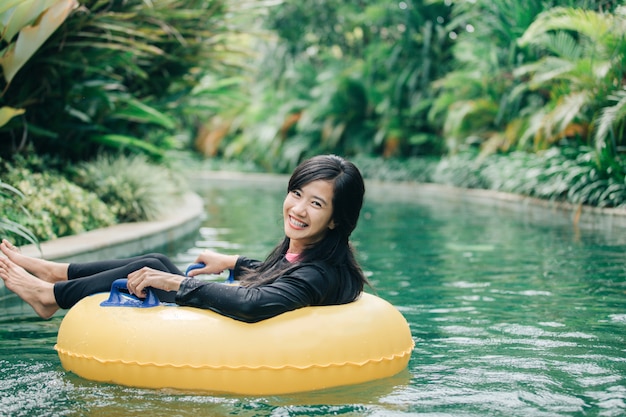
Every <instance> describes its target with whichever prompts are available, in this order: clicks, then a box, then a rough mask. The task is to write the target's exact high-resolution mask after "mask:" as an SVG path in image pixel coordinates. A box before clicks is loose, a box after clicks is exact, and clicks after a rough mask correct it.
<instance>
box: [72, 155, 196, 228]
mask: <svg viewBox="0 0 626 417" xmlns="http://www.w3.org/2000/svg"><path fill="white" fill-rule="evenodd" d="M72 179H73V180H74V181H75V182H76V183H77V184H79V185H80V186H81V187H83V188H85V189H87V190H89V191H91V192H93V193H95V194H97V195H98V196H99V197H100V199H101V200H102V201H104V202H105V203H106V204H107V206H108V207H109V210H110V211H111V212H112V213H113V214H114V215H115V217H116V218H117V220H118V221H119V222H136V221H144V220H155V219H157V218H158V217H159V216H160V215H161V214H162V213H163V212H164V210H166V209H168V208H171V207H173V206H174V205H175V204H176V202H177V201H178V199H179V198H180V196H181V194H182V190H185V189H186V187H185V186H183V181H182V178H181V177H180V176H177V175H176V174H175V173H174V172H173V171H172V170H170V169H168V168H166V167H164V166H158V165H154V164H151V163H149V161H148V159H147V158H146V157H145V156H144V155H132V156H123V155H122V156H116V157H113V156H105V155H101V156H99V157H98V158H96V159H95V160H94V161H90V162H84V163H81V164H80V165H78V166H77V168H76V169H75V172H74V175H73V178H72Z"/></svg>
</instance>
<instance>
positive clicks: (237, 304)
mask: <svg viewBox="0 0 626 417" xmlns="http://www.w3.org/2000/svg"><path fill="white" fill-rule="evenodd" d="M282 262H288V261H287V260H285V259H284V260H283V261H282ZM259 265H260V262H259V261H255V260H252V259H248V258H245V257H239V259H238V260H237V264H236V265H235V270H234V275H235V278H237V277H238V276H240V274H241V273H242V271H243V269H244V268H245V269H256V268H258V267H259ZM343 274H344V273H343V271H340V270H339V268H336V267H333V266H331V265H329V264H327V263H324V262H315V263H302V264H297V265H296V266H294V268H293V269H290V270H289V271H288V272H287V273H286V274H285V275H283V276H280V277H279V278H277V279H276V280H275V281H274V282H272V283H270V284H265V285H260V286H256V287H244V286H239V285H225V284H222V283H219V282H207V281H201V280H198V279H196V278H192V277H188V278H185V279H184V280H183V282H182V283H181V285H180V289H179V290H178V292H177V293H176V304H178V305H182V306H190V307H199V308H204V309H210V310H213V311H215V312H217V313H219V314H222V315H224V316H228V317H231V318H233V319H236V320H240V321H245V322H248V323H254V322H257V321H261V320H265V319H268V318H270V317H274V316H277V315H279V314H282V313H284V312H286V311H291V310H295V309H297V308H301V307H307V306H319V305H332V304H345V303H348V302H351V301H354V300H355V299H356V298H357V297H358V295H359V289H358V284H357V283H355V282H354V279H350V278H349V277H345V276H342V275H343Z"/></svg>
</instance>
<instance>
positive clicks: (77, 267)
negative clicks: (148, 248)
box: [67, 253, 183, 280]
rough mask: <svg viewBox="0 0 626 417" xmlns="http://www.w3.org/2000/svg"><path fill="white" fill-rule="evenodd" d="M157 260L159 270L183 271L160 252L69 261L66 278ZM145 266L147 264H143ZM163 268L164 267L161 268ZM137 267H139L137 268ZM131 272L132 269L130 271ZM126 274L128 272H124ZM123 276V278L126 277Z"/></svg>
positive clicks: (85, 275)
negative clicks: (87, 260)
mask: <svg viewBox="0 0 626 417" xmlns="http://www.w3.org/2000/svg"><path fill="white" fill-rule="evenodd" d="M154 259H156V260H158V261H159V262H160V266H159V270H160V271H166V272H170V273H172V274H177V275H183V273H182V272H181V271H180V269H178V268H177V267H176V265H174V263H173V262H172V261H171V260H170V259H169V258H168V257H167V256H165V255H163V254H161V253H149V254H146V255H139V256H134V257H132V258H125V259H111V260H105V261H94V262H82V263H71V264H70V265H69V268H68V271H67V279H70V280H73V279H76V278H84V277H90V276H92V275H95V274H98V273H100V272H104V271H111V270H114V269H117V268H123V267H125V266H127V265H130V264H133V265H135V264H137V262H139V263H141V262H142V261H144V260H154ZM145 266H147V265H145ZM163 268H165V269H163ZM137 269H139V268H137ZM130 272H133V271H130ZM126 275H128V273H127V274H126ZM126 275H125V276H124V278H125V277H126Z"/></svg>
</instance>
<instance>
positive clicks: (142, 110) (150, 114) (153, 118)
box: [111, 98, 176, 129]
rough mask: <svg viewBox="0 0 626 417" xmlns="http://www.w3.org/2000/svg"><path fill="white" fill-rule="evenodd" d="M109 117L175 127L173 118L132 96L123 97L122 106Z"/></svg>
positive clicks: (169, 127)
mask: <svg viewBox="0 0 626 417" xmlns="http://www.w3.org/2000/svg"><path fill="white" fill-rule="evenodd" d="M111 117H112V118H114V119H125V120H130V121H133V122H139V123H154V124H157V125H160V126H163V127H164V128H166V129H174V128H175V127H176V121H175V120H174V119H172V118H171V117H169V116H167V115H166V114H164V113H162V112H160V111H158V110H157V109H155V108H154V107H150V106H148V105H146V104H143V103H142V102H141V101H139V100H136V99H134V98H124V99H123V105H122V108H121V109H120V110H117V111H116V112H115V113H113V114H111Z"/></svg>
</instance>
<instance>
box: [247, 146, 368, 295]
mask: <svg viewBox="0 0 626 417" xmlns="http://www.w3.org/2000/svg"><path fill="white" fill-rule="evenodd" d="M317 180H323V181H329V182H331V183H332V184H333V204H332V206H333V214H332V219H333V222H334V224H335V227H334V228H333V229H328V231H327V233H326V235H325V236H324V238H323V239H322V240H320V241H318V242H316V243H314V244H313V245H311V246H309V247H307V248H305V250H304V251H303V252H302V253H301V254H300V256H299V257H298V263H307V262H319V261H323V262H326V263H328V264H330V265H332V266H335V267H337V268H338V269H339V270H340V279H348V280H351V281H353V284H355V285H356V286H357V288H358V289H359V292H360V291H362V290H363V286H364V285H365V284H368V282H367V278H365V275H363V271H362V270H361V267H360V266H359V264H358V262H357V261H356V259H355V257H354V252H353V250H352V247H351V245H350V242H349V238H350V235H351V234H352V231H353V230H354V229H355V228H356V225H357V222H358V220H359V214H360V212H361V207H362V206H363V196H364V194H365V184H364V183H363V177H362V176H361V173H360V172H359V170H358V169H357V167H356V166H355V165H354V164H353V163H351V162H349V161H346V160H345V159H343V158H341V157H339V156H336V155H319V156H315V157H313V158H311V159H308V160H306V161H304V162H302V163H301V164H300V165H298V166H297V167H296V169H295V170H294V171H293V174H292V175H291V178H290V179H289V183H288V185H287V192H288V193H289V192H291V191H293V190H297V189H302V187H304V186H305V185H307V184H309V183H311V182H313V181H317ZM287 249H289V238H288V237H287V236H285V238H284V239H283V241H282V242H281V243H280V244H279V245H278V246H276V247H275V248H274V250H273V251H272V252H271V253H270V254H269V255H268V257H267V259H266V260H265V261H264V262H263V264H262V265H261V267H260V268H258V269H256V270H255V271H254V273H253V274H252V273H251V274H245V275H244V276H243V277H242V279H241V281H242V284H243V285H247V286H258V285H263V284H267V283H270V282H273V281H274V280H276V279H277V278H278V277H279V276H281V275H283V274H284V273H286V272H287V271H289V270H290V269H292V268H293V267H294V265H290V264H289V263H285V262H281V261H282V260H283V258H284V256H285V254H286V253H287Z"/></svg>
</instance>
